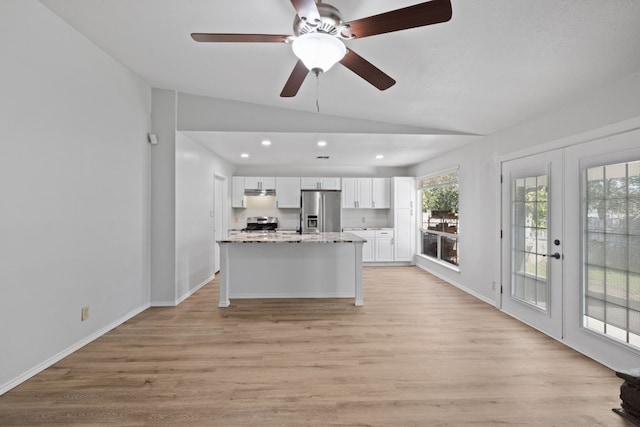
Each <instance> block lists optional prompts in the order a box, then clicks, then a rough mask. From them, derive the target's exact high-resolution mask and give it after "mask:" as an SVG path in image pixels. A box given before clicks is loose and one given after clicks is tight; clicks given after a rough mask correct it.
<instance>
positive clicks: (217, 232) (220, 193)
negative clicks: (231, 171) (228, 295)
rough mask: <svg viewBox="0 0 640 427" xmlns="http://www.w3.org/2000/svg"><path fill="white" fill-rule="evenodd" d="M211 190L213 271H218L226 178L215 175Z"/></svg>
mask: <svg viewBox="0 0 640 427" xmlns="http://www.w3.org/2000/svg"><path fill="white" fill-rule="evenodd" d="M214 184H215V185H214V190H213V238H214V262H215V272H216V273H217V272H218V271H220V245H218V243H215V242H217V241H218V240H220V239H222V238H223V237H224V236H225V234H226V230H225V218H224V211H225V208H224V200H225V197H224V193H225V192H224V188H225V185H226V180H225V179H224V178H223V177H220V176H217V175H216V176H215V179H214Z"/></svg>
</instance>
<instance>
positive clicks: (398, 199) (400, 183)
mask: <svg viewBox="0 0 640 427" xmlns="http://www.w3.org/2000/svg"><path fill="white" fill-rule="evenodd" d="M415 194H416V181H415V179H414V178H411V177H396V178H393V207H394V209H401V208H408V209H413V205H414V199H415Z"/></svg>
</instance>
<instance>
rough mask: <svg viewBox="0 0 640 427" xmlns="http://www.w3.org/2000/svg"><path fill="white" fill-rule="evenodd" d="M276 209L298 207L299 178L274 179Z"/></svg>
mask: <svg viewBox="0 0 640 427" xmlns="http://www.w3.org/2000/svg"><path fill="white" fill-rule="evenodd" d="M276 207H277V208H299V207H300V178H276Z"/></svg>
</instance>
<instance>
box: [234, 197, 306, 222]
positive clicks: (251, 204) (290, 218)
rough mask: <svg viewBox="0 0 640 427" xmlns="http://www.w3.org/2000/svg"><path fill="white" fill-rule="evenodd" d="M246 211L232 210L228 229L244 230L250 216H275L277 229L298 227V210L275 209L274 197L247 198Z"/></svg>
mask: <svg viewBox="0 0 640 427" xmlns="http://www.w3.org/2000/svg"><path fill="white" fill-rule="evenodd" d="M245 200H246V202H247V207H246V209H234V210H233V217H232V218H231V221H229V228H244V227H246V226H247V218H248V217H250V216H275V217H277V218H278V227H280V228H295V229H297V228H298V227H300V209H278V208H276V198H275V196H247V197H245Z"/></svg>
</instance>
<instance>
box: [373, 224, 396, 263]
mask: <svg viewBox="0 0 640 427" xmlns="http://www.w3.org/2000/svg"><path fill="white" fill-rule="evenodd" d="M375 250H376V253H375V260H376V261H393V230H392V229H389V230H376V239H375Z"/></svg>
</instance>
